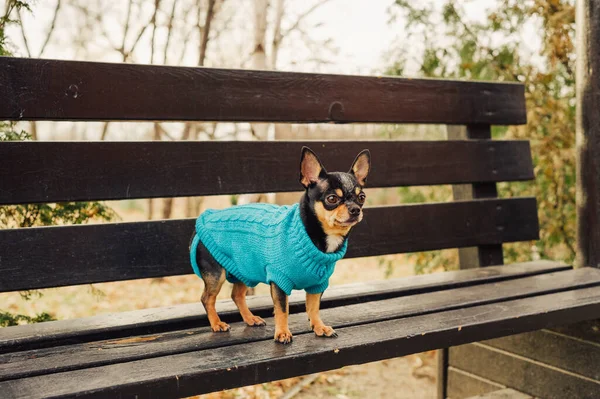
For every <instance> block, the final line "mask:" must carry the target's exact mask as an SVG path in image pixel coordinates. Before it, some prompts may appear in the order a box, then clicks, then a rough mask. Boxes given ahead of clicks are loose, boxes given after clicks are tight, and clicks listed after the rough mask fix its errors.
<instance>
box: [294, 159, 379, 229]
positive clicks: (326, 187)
mask: <svg viewBox="0 0 600 399" xmlns="http://www.w3.org/2000/svg"><path fill="white" fill-rule="evenodd" d="M370 168H371V155H370V153H369V150H363V151H362V152H361V153H360V154H358V156H357V157H356V159H355V160H354V162H353V163H352V166H351V167H350V171H348V172H347V173H345V172H331V173H327V171H326V170H325V168H324V167H323V165H322V164H321V161H319V158H318V157H317V156H316V155H315V153H314V152H312V151H311V150H310V149H309V148H308V147H303V148H302V158H301V161H300V183H302V185H303V186H304V188H305V189H306V197H307V199H308V201H309V205H310V209H311V210H312V212H313V213H314V214H315V215H316V217H317V219H318V220H319V222H320V223H321V226H322V227H323V231H324V232H325V234H327V235H338V236H339V235H341V236H345V235H346V234H347V233H348V231H350V229H351V228H352V227H353V226H354V225H356V224H357V223H358V222H360V221H361V220H362V218H363V212H362V207H363V205H364V204H365V200H366V195H365V193H364V192H363V188H364V186H365V184H366V181H367V175H368V174H369V170H370Z"/></svg>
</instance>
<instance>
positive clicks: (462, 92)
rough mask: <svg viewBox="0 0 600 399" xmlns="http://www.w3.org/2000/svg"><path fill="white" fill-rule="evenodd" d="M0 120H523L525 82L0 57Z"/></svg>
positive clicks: (499, 121) (406, 121) (465, 121)
mask: <svg viewBox="0 0 600 399" xmlns="http://www.w3.org/2000/svg"><path fill="white" fill-rule="evenodd" d="M0 88H2V90H1V91H0V120H3V119H7V120H166V121H168V120H174V121H183V120H197V121H240V122H243V121H247V122H250V121H265V122H300V123H306V122H383V123H412V122H414V123H439V124H467V123H485V124H496V125H510V124H523V123H525V122H526V113H525V96H524V88H523V85H521V84H512V83H488V82H467V81H446V80H433V79H429V80H427V79H402V78H391V77H364V76H347V75H325V74H306V73H292V72H272V71H248V70H225V69H212V68H188V67H172V66H155V65H131V64H108V63H92V62H75V61H56V60H44V59H25V58H0Z"/></svg>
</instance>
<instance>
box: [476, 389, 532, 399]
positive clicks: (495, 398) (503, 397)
mask: <svg viewBox="0 0 600 399" xmlns="http://www.w3.org/2000/svg"><path fill="white" fill-rule="evenodd" d="M468 399H535V398H534V397H533V396H530V395H527V394H525V393H522V392H519V391H515V390H514V389H510V388H503V389H499V390H497V391H493V392H488V393H485V394H482V395H477V396H471V397H469V398H468Z"/></svg>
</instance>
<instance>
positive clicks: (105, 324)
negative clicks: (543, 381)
mask: <svg viewBox="0 0 600 399" xmlns="http://www.w3.org/2000/svg"><path fill="white" fill-rule="evenodd" d="M568 269H570V267H568V266H566V265H565V264H562V263H558V262H550V261H535V262H527V263H516V264H511V265H506V266H504V267H489V268H485V269H474V270H460V271H450V272H446V273H435V274H428V275H421V276H413V277H406V278H401V279H392V280H378V281H371V282H365V283H356V284H347V285H340V286H332V287H330V288H328V289H327V291H325V294H324V295H323V299H322V301H321V308H322V309H328V308H332V307H336V306H345V305H350V304H355V303H362V302H369V301H376V300H384V299H389V298H397V297H400V296H403V297H405V296H407V295H415V294H421V293H426V292H436V291H440V290H448V289H455V288H459V287H471V286H473V285H480V284H485V283H494V282H501V281H507V280H513V279H519V278H526V277H529V276H536V275H540V274H546V273H555V272H560V271H564V270H568ZM199 288H200V283H199ZM199 293H200V291H199ZM304 301H305V294H304V293H303V292H298V291H296V292H293V293H292V295H291V296H290V298H289V304H290V312H291V313H299V312H303V311H304ZM247 302H248V306H249V307H250V308H251V309H252V311H253V313H254V314H256V315H259V316H262V317H270V316H272V314H273V301H272V300H271V298H269V297H265V296H251V297H248V298H247ZM217 309H218V311H219V315H220V316H221V318H222V319H223V320H225V321H226V322H228V323H231V322H238V321H241V318H240V316H239V313H238V311H237V307H236V306H235V304H234V303H233V302H232V301H231V300H225V301H219V302H218V303H217ZM206 325H208V324H207V320H206V314H205V312H204V308H203V307H202V305H201V304H200V303H191V304H183V305H175V306H167V307H162V308H153V309H142V310H135V311H129V312H119V313H114V314H107V315H99V316H93V317H86V318H81V319H72V320H58V321H53V322H47V323H37V324H28V325H23V326H19V327H16V328H5V329H2V330H1V333H0V353H6V352H15V351H20V350H29V349H35V348H41V347H48V346H55V345H65V344H71V343H81V342H90V341H94V340H101V339H116V338H121V337H127V336H135V335H143V334H159V333H164V332H167V331H177V330H183V329H191V328H197V327H202V326H206Z"/></svg>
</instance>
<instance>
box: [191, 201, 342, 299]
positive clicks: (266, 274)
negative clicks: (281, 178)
mask: <svg viewBox="0 0 600 399" xmlns="http://www.w3.org/2000/svg"><path fill="white" fill-rule="evenodd" d="M200 241H201V242H202V243H203V244H204V246H205V247H206V249H207V250H208V251H209V252H210V253H211V255H212V256H213V257H214V258H215V260H216V261H217V262H219V264H220V265H221V266H223V267H224V268H225V270H226V271H227V280H229V281H230V282H232V283H234V282H237V281H241V282H243V283H244V284H246V285H247V286H248V287H254V286H256V285H257V284H258V283H265V284H270V283H271V282H274V283H275V284H277V286H278V287H279V288H281V289H282V290H283V291H284V292H285V293H286V294H287V295H290V293H291V292H292V289H296V290H306V292H308V293H310V294H318V293H321V292H323V291H325V289H326V288H327V286H328V285H329V277H331V275H332V274H333V269H334V267H335V263H336V262H337V261H338V260H340V259H341V258H343V257H344V255H345V254H346V248H347V246H348V241H347V240H346V241H345V242H344V244H343V245H342V247H341V248H340V249H339V250H338V251H337V252H332V253H325V252H322V251H320V250H319V249H318V248H317V247H316V246H315V244H313V242H312V241H311V239H310V237H309V236H308V233H307V232H306V229H305V228H304V224H303V223H302V220H301V218H300V206H299V204H296V205H292V206H277V205H271V204H249V205H240V206H234V207H231V208H228V209H224V210H210V209H209V210H207V211H205V212H204V213H202V215H200V217H198V219H197V220H196V235H195V236H194V239H193V241H192V245H191V252H190V260H191V262H192V268H193V269H194V272H195V273H196V274H197V275H198V276H200V270H199V269H198V265H197V264H196V250H197V248H198V242H200ZM200 277H201V276H200Z"/></svg>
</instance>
